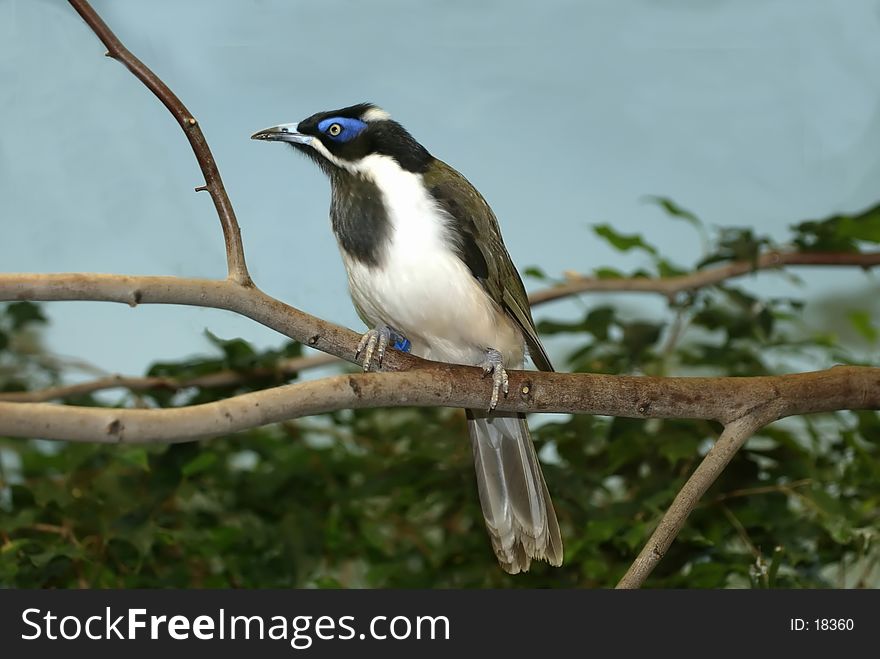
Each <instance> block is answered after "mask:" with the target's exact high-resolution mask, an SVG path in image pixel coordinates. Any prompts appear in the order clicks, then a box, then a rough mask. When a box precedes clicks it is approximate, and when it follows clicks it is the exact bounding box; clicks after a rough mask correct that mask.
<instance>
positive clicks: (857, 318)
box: [846, 309, 878, 343]
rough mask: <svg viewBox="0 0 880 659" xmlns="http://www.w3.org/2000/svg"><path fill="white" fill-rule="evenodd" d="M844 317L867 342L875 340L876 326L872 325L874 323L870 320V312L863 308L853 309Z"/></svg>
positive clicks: (874, 341)
mask: <svg viewBox="0 0 880 659" xmlns="http://www.w3.org/2000/svg"><path fill="white" fill-rule="evenodd" d="M846 317H847V318H848V319H849V322H850V324H852V326H853V328H854V329H855V330H856V331H857V332H858V333H859V334H860V335H861V336H862V338H864V339H865V340H866V341H867V342H868V343H876V342H877V337H878V332H877V328H876V327H874V324H873V323H872V322H871V314H870V313H869V312H868V311H866V310H864V309H853V310H852V311H850V312H849V313H848V314H847V315H846Z"/></svg>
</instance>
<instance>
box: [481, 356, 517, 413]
mask: <svg viewBox="0 0 880 659" xmlns="http://www.w3.org/2000/svg"><path fill="white" fill-rule="evenodd" d="M478 366H479V367H480V368H482V369H483V375H484V377H485V376H486V375H489V374H490V373H491V374H492V398H490V399H489V411H490V412H491V411H492V410H494V409H495V406H496V405H498V398H499V397H500V396H501V393H502V392H503V393H504V395H505V397H506V396H507V392H508V390H509V385H510V382H509V380H508V378H507V371H505V370H504V358H503V357H502V356H501V353H500V352H498V351H497V350H495V348H487V349H486V358H485V359H484V360H483V361H482V362H481V363H480V364H478Z"/></svg>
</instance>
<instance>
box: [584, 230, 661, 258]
mask: <svg viewBox="0 0 880 659" xmlns="http://www.w3.org/2000/svg"><path fill="white" fill-rule="evenodd" d="M593 233H595V234H596V235H597V236H599V237H600V238H603V239H604V240H605V242H607V243H608V244H609V245H611V246H612V247H614V248H615V249H616V250H618V251H620V252H628V251H630V250H631V249H641V250H644V251H646V252H648V253H649V254H657V248H656V247H654V246H653V245H649V244H648V243H646V242H645V240H644V239H643V238H642V237H641V236H640V235H639V234H630V235H627V234H623V233H618V232H617V231H615V230H614V229H612V228H611V226H610V225H608V224H596V225H594V226H593Z"/></svg>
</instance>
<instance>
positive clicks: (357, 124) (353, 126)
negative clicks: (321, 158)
mask: <svg viewBox="0 0 880 659" xmlns="http://www.w3.org/2000/svg"><path fill="white" fill-rule="evenodd" d="M333 124H339V126H340V127H341V128H342V130H341V131H340V132H339V134H338V135H333V134H331V132H330V127H331V126H333ZM366 127H367V124H365V123H364V122H363V121H361V120H360V119H350V118H349V117H330V118H329V119H323V120H322V121H321V122H319V123H318V130H319V131H321V132H322V133H324V135H326V136H327V137H329V138H330V139H331V140H333V141H334V142H350V141H351V140H353V139H354V138H356V137H357V136H358V135H360V134H361V133H362V132H363V131H364V129H365V128H366Z"/></svg>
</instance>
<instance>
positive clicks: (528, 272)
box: [523, 265, 548, 281]
mask: <svg viewBox="0 0 880 659" xmlns="http://www.w3.org/2000/svg"><path fill="white" fill-rule="evenodd" d="M523 274H524V275H525V276H526V277H532V278H533V279H538V280H540V281H546V280H547V279H548V277H547V273H546V272H544V271H543V270H542V269H541V268H539V267H537V266H534V265H532V266H529V267H528V268H526V269H525V270H523Z"/></svg>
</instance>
